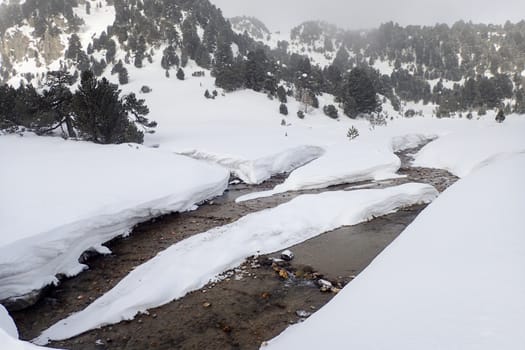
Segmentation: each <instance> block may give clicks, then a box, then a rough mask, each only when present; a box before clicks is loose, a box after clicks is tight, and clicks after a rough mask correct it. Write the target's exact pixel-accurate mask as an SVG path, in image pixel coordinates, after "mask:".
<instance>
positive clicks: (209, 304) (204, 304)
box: [202, 301, 211, 308]
mask: <svg viewBox="0 0 525 350" xmlns="http://www.w3.org/2000/svg"><path fill="white" fill-rule="evenodd" d="M202 306H203V307H205V308H209V307H210V306H211V303H209V302H207V301H206V302H204V303H202Z"/></svg>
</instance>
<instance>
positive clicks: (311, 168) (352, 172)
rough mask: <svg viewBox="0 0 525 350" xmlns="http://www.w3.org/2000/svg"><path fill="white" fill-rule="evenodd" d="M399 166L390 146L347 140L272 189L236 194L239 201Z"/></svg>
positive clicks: (377, 174) (389, 172) (378, 174)
mask: <svg viewBox="0 0 525 350" xmlns="http://www.w3.org/2000/svg"><path fill="white" fill-rule="evenodd" d="M400 166H401V161H400V160H399V158H398V157H396V156H395V155H394V154H393V153H392V150H391V149H388V148H381V147H377V143H369V142H359V141H358V142H355V143H351V142H345V143H344V144H342V145H338V146H337V147H332V148H330V149H329V150H328V151H327V152H326V155H325V156H323V157H321V158H319V159H317V160H315V161H313V162H311V163H309V164H307V165H305V166H304V167H301V168H299V169H297V170H295V171H294V172H292V173H291V174H290V176H289V177H288V178H287V179H286V180H285V182H284V183H283V184H281V185H277V186H276V187H275V188H274V189H273V190H270V191H265V192H259V193H251V194H248V195H245V196H241V197H239V198H237V202H242V201H246V200H250V199H254V198H260V197H267V196H272V195H274V194H278V193H284V192H288V191H299V190H309V189H318V188H326V187H329V186H333V185H339V184H345V183H352V182H358V181H364V180H383V179H387V178H393V177H396V175H395V172H396V171H397V170H398V169H399V167H400Z"/></svg>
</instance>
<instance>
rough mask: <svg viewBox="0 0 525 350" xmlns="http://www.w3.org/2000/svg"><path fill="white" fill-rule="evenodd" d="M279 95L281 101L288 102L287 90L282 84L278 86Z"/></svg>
mask: <svg viewBox="0 0 525 350" xmlns="http://www.w3.org/2000/svg"><path fill="white" fill-rule="evenodd" d="M277 97H278V98H279V102H281V103H286V102H288V99H287V98H286V90H285V89H284V87H283V86H282V85H279V87H278V88H277Z"/></svg>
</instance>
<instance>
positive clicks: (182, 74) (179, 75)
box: [177, 68, 184, 80]
mask: <svg viewBox="0 0 525 350" xmlns="http://www.w3.org/2000/svg"><path fill="white" fill-rule="evenodd" d="M177 79H179V80H184V71H183V70H182V68H179V70H177Z"/></svg>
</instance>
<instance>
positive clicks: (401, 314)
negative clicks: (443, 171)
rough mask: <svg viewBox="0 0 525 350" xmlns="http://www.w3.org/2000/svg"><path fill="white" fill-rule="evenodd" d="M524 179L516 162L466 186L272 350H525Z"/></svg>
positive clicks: (522, 162)
mask: <svg viewBox="0 0 525 350" xmlns="http://www.w3.org/2000/svg"><path fill="white" fill-rule="evenodd" d="M524 178H525V155H516V156H514V157H510V158H508V159H506V160H503V161H499V162H495V163H493V164H491V165H489V166H486V167H484V168H481V169H479V170H477V171H475V172H474V173H472V174H471V175H469V176H467V177H466V178H464V179H462V180H460V181H459V182H458V183H456V184H455V185H453V186H452V187H450V188H449V189H448V190H447V191H445V192H444V193H443V194H442V195H441V196H440V197H439V198H438V199H437V200H436V201H435V202H434V203H432V204H431V205H430V206H429V207H427V209H426V210H425V211H423V213H422V214H421V215H420V216H419V217H418V218H417V219H416V220H415V221H414V223H413V224H412V225H410V226H409V227H408V228H407V229H406V230H405V231H404V232H403V233H402V234H401V235H400V236H399V238H398V239H397V240H395V241H394V242H393V243H392V244H391V245H390V246H389V247H388V248H387V249H386V250H385V251H384V252H383V253H382V254H381V255H380V256H379V257H378V258H377V259H376V260H375V261H374V262H373V263H372V264H371V265H370V266H369V267H368V268H367V269H366V270H365V271H364V272H363V273H362V274H361V275H359V276H358V278H357V279H355V280H354V281H352V282H351V283H350V284H349V285H348V286H346V287H345V288H344V289H343V291H342V292H341V293H339V294H338V295H337V296H336V297H335V298H334V299H333V300H332V301H331V302H330V303H328V304H327V305H326V306H325V307H323V308H322V309H321V310H319V311H318V312H317V313H315V314H314V315H313V316H311V317H310V318H309V319H307V320H306V321H305V322H304V323H301V324H298V325H295V326H292V327H290V328H289V329H287V330H286V331H285V332H283V333H282V334H281V335H280V336H278V337H277V338H275V339H274V340H272V341H271V342H270V344H269V346H268V349H292V348H302V349H318V348H323V347H325V346H326V344H330V345H331V346H335V347H342V348H349V349H350V348H352V349H407V350H410V349H414V350H416V349H417V350H419V349H487V350H491V349H509V350H512V349H516V350H518V349H523V345H524V344H525V333H523V325H524V324H525V298H523V296H524V295H525V231H524V227H525V217H524V215H523V213H524V212H525V196H524V194H525V182H524V181H523V179H524ZM312 334H315V336H311V335H312Z"/></svg>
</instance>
